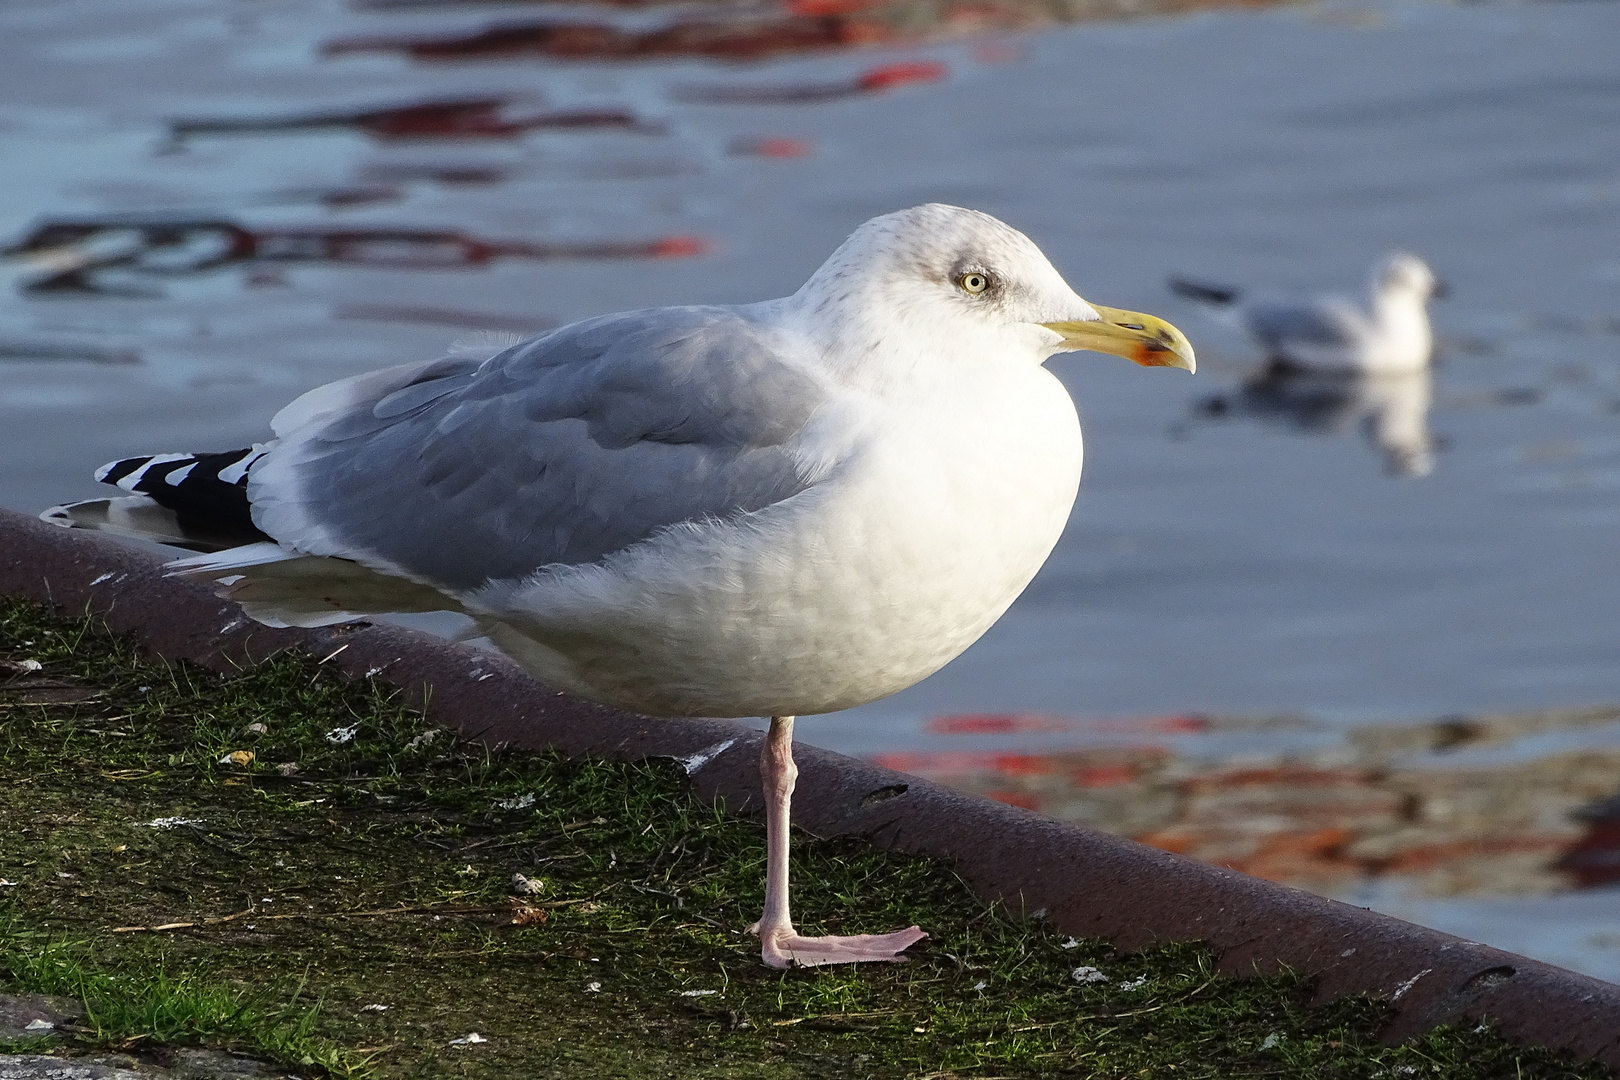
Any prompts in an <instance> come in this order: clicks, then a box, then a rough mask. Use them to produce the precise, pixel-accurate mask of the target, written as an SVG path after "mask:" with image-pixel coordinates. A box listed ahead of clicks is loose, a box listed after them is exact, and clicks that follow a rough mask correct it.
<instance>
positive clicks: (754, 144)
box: [730, 135, 810, 159]
mask: <svg viewBox="0 0 1620 1080" xmlns="http://www.w3.org/2000/svg"><path fill="white" fill-rule="evenodd" d="M730 149H731V153H733V154H736V155H738V156H749V157H768V158H783V159H787V158H802V157H809V156H810V140H808V139H790V138H785V137H783V136H779V135H761V136H759V137H757V138H754V137H749V138H741V139H735V140H733V141H732V143H731V147H730Z"/></svg>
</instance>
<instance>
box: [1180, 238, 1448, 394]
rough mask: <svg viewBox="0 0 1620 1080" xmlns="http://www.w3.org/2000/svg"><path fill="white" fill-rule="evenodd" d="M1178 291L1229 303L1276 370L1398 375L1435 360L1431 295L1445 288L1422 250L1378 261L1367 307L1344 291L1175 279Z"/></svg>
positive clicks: (1193, 297)
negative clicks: (1272, 290) (1258, 291)
mask: <svg viewBox="0 0 1620 1080" xmlns="http://www.w3.org/2000/svg"><path fill="white" fill-rule="evenodd" d="M1169 285H1170V290H1171V291H1172V292H1174V293H1176V294H1178V295H1180V296H1185V297H1187V298H1188V299H1190V300H1197V301H1199V302H1200V303H1204V304H1209V305H1210V306H1212V307H1215V308H1221V309H1225V310H1227V311H1229V312H1230V313H1231V314H1233V315H1235V316H1236V318H1237V322H1238V323H1239V325H1241V326H1242V327H1243V328H1244V329H1245V330H1247V331H1248V332H1249V334H1250V335H1251V336H1252V337H1253V338H1254V339H1255V341H1257V342H1258V343H1259V344H1260V347H1261V348H1263V349H1265V350H1266V359H1267V360H1269V361H1270V362H1271V366H1272V368H1273V370H1276V371H1292V372H1311V373H1315V374H1333V375H1394V374H1405V373H1407V372H1413V371H1421V370H1423V369H1424V368H1426V367H1428V366H1429V358H1430V356H1431V355H1432V354H1433V352H1434V335H1433V333H1432V332H1431V331H1430V330H1429V307H1428V305H1429V301H1430V300H1432V299H1434V298H1436V297H1439V296H1443V295H1445V286H1444V285H1443V284H1442V283H1441V282H1440V281H1439V279H1438V278H1436V277H1435V276H1434V272H1433V271H1432V270H1430V269H1429V267H1428V264H1427V263H1425V262H1424V261H1423V260H1422V259H1420V258H1418V257H1417V256H1416V255H1407V254H1403V253H1397V254H1394V255H1391V256H1389V257H1388V258H1386V259H1384V260H1383V261H1382V262H1380V263H1379V264H1378V265H1377V266H1374V267H1373V271H1372V275H1371V279H1370V280H1369V282H1368V284H1367V301H1366V305H1365V306H1364V307H1363V306H1360V305H1357V304H1356V303H1354V302H1352V301H1350V300H1346V299H1344V298H1343V297H1339V296H1317V297H1290V296H1280V295H1261V296H1258V297H1255V298H1254V299H1252V300H1248V299H1244V297H1243V294H1242V293H1241V292H1240V291H1239V290H1237V289H1232V288H1226V287H1223V286H1217V285H1205V284H1199V283H1197V282H1193V281H1187V280H1185V279H1182V278H1171V279H1170V282H1169Z"/></svg>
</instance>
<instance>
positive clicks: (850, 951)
mask: <svg viewBox="0 0 1620 1080" xmlns="http://www.w3.org/2000/svg"><path fill="white" fill-rule="evenodd" d="M759 772H760V779H761V780H762V781H763V782H764V786H765V914H764V915H762V916H760V919H759V922H757V923H755V924H754V925H753V926H750V927H749V928H748V929H749V932H750V933H754V934H758V935H759V941H760V954H761V955H762V956H763V957H764V960H765V966H766V967H773V968H787V967H791V966H793V965H794V964H798V965H800V966H801V967H816V966H818V965H821V964H855V963H860V962H861V961H863V960H904V959H905V957H903V956H901V955H900V953H901V952H902V951H904V950H905V949H907V948H909V947H910V946H912V945H915V944H916V943H917V942H919V941H921V940H922V939H923V938H925V937H927V936H928V935H927V934H925V933H923V932H922V931H921V930H919V929H917V927H915V926H913V927H911V928H909V929H907V930H896V931H895V932H894V933H892V934H857V935H855V936H854V937H800V936H799V934H798V932H797V931H796V930H794V929H793V916H792V914H791V913H790V912H789V910H788V823H789V810H790V808H791V806H792V804H793V784H794V782H795V781H796V780H797V779H798V777H799V769H798V766H796V765H794V764H793V717H791V716H773V717H771V732H770V734H769V735H767V736H766V737H765V748H764V749H763V750H762V751H761V752H760V755H759Z"/></svg>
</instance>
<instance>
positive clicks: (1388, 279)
mask: <svg viewBox="0 0 1620 1080" xmlns="http://www.w3.org/2000/svg"><path fill="white" fill-rule="evenodd" d="M1372 291H1373V296H1374V297H1378V298H1382V297H1390V298H1394V297H1402V298H1410V299H1413V300H1416V301H1417V302H1418V303H1420V304H1426V303H1428V302H1429V301H1430V300H1433V299H1435V298H1437V297H1441V296H1444V295H1446V285H1445V282H1443V281H1441V280H1440V279H1439V278H1437V277H1435V275H1434V271H1433V270H1430V269H1429V264H1428V263H1426V262H1424V261H1423V260H1422V259H1420V258H1418V257H1417V256H1416V255H1409V254H1407V253H1406V252H1404V251H1397V252H1395V253H1394V254H1393V255H1390V256H1388V257H1386V258H1385V259H1384V260H1383V261H1382V262H1380V263H1379V264H1378V265H1377V266H1375V267H1373V274H1372Z"/></svg>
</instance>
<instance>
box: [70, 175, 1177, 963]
mask: <svg viewBox="0 0 1620 1080" xmlns="http://www.w3.org/2000/svg"><path fill="white" fill-rule="evenodd" d="M1074 349H1094V350H1097V351H1100V352H1109V353H1115V354H1117V355H1120V356H1125V357H1128V358H1130V359H1132V360H1134V361H1136V362H1137V363H1138V364H1143V365H1146V366H1165V367H1179V368H1185V369H1186V370H1188V371H1191V370H1193V351H1192V347H1191V346H1190V345H1189V344H1188V343H1187V339H1186V338H1185V337H1183V336H1182V334H1181V333H1180V332H1179V331H1178V330H1176V329H1175V328H1174V327H1172V326H1170V325H1169V324H1167V323H1165V322H1162V321H1160V320H1158V319H1155V318H1153V317H1152V316H1148V315H1139V314H1136V313H1133V312H1128V311H1116V310H1113V309H1111V308H1100V307H1093V306H1092V305H1090V304H1088V303H1086V301H1084V300H1082V299H1081V298H1080V297H1079V296H1077V295H1075V293H1074V291H1073V290H1072V289H1070V288H1069V286H1068V285H1067V284H1065V283H1064V281H1063V278H1062V277H1061V276H1059V274H1058V272H1057V271H1056V270H1055V269H1054V268H1053V267H1052V264H1051V263H1049V262H1048V261H1047V260H1046V257H1045V256H1043V255H1042V254H1041V252H1040V250H1039V249H1038V248H1036V246H1035V245H1034V244H1033V243H1032V242H1031V241H1030V240H1029V239H1028V238H1027V237H1025V236H1024V235H1023V234H1022V233H1019V232H1017V231H1015V230H1013V229H1011V228H1009V227H1008V226H1006V225H1004V224H1002V223H1001V222H999V221H997V220H996V219H994V218H992V217H988V216H986V215H984V214H980V213H976V212H974V211H971V210H961V209H958V208H956V207H951V206H942V205H929V206H919V207H915V208H913V209H910V210H903V211H900V212H899V213H894V214H888V215H886V216H883V217H879V218H874V219H873V220H871V221H868V222H867V223H866V224H864V225H862V226H861V227H860V228H859V229H857V230H856V231H855V233H854V234H853V235H852V236H851V237H850V238H849V239H848V240H847V241H845V243H844V244H843V246H842V247H840V248H839V249H838V250H837V251H835V252H834V253H833V255H832V257H831V258H829V259H828V260H827V262H826V263H825V264H823V265H822V267H821V268H820V269H819V270H817V271H816V272H815V274H813V275H812V276H811V278H810V280H809V281H808V282H806V283H805V285H804V287H803V288H801V289H800V290H799V291H798V292H796V293H794V294H793V295H792V296H789V297H786V298H784V299H781V300H770V301H766V302H764V303H759V304H750V305H744V306H738V307H679V308H657V309H652V310H646V311H636V312H628V313H623V314H617V315H604V316H601V317H599V318H595V319H589V320H586V321H585V322H580V323H575V324H573V325H571V326H565V327H563V328H562V329H560V330H555V331H553V332H551V333H549V334H546V335H544V336H542V337H538V338H535V339H533V340H531V341H526V342H523V343H521V344H517V345H513V346H511V347H510V348H507V349H504V350H503V351H500V352H498V353H496V354H495V355H494V356H491V357H489V358H488V359H484V360H482V361H480V360H477V359H472V358H461V359H446V360H438V361H434V362H431V363H425V364H422V363H419V364H410V365H405V366H403V367H394V368H387V369H384V370H382V371H375V372H371V373H369V374H366V375H359V376H356V377H354V378H351V379H344V380H342V381H341V382H336V383H332V384H330V385H328V386H323V387H320V388H318V389H316V390H312V391H310V392H309V393H307V394H305V395H304V396H303V397H301V398H299V399H298V400H296V401H294V402H293V403H292V404H291V405H288V406H287V407H286V408H285V409H283V410H281V412H280V413H278V414H277V415H276V417H275V419H274V421H273V422H272V426H273V427H274V429H275V433H276V436H277V438H276V440H275V441H274V442H271V443H268V444H265V445H263V446H257V447H254V448H252V449H250V450H239V451H233V452H229V453H223V454H197V455H190V454H185V455H181V454H164V455H158V456H155V457H143V458H130V459H127V460H124V461H118V462H113V463H112V464H110V465H106V466H103V467H102V469H101V470H100V471H99V472H98V473H97V477H98V479H101V480H105V481H107V482H110V483H115V484H117V485H118V486H120V487H123V488H125V489H128V490H131V491H134V492H139V493H141V494H139V495H136V496H133V497H130V498H124V499H115V500H97V501H93V502H89V503H77V504H71V505H68V506H63V507H57V508H55V509H53V510H50V511H47V512H46V513H45V515H44V517H45V518H46V519H47V520H50V521H55V522H58V523H60V524H64V525H70V526H71V525H79V526H84V527H91V528H102V529H109V530H112V531H122V532H126V533H137V534H141V535H145V536H148V537H155V538H158V539H163V540H166V541H168V542H171V543H179V544H182V545H189V546H191V547H193V548H196V549H200V550H205V551H206V550H212V551H214V552H216V553H214V554H205V555H203V556H200V557H197V558H191V559H185V560H182V561H180V562H178V563H176V564H174V565H175V566H176V567H177V568H179V569H180V570H181V571H183V572H187V573H192V574H196V575H205V576H208V577H210V578H215V579H223V581H224V582H225V585H224V592H223V593H222V595H225V596H229V597H231V598H234V599H236V600H238V601H240V602H241V604H242V606H243V608H244V609H245V610H246V611H247V612H248V613H249V614H250V615H252V616H253V617H255V618H257V619H259V620H261V621H263V622H267V623H270V624H271V625H302V626H311V625H320V624H323V623H332V622H340V621H344V620H347V619H351V618H354V617H356V616H359V615H362V614H365V613H368V612H369V613H378V612H388V611H423V610H440V609H447V608H448V609H454V610H459V611H464V612H466V613H467V614H469V615H471V616H472V617H473V618H474V619H476V620H477V621H478V624H479V626H480V627H481V628H482V630H483V631H484V632H485V633H486V634H487V635H488V636H489V637H490V638H491V639H492V640H493V641H495V642H496V643H497V644H498V645H499V646H500V647H501V648H502V649H503V650H505V651H506V652H507V653H508V654H509V655H510V656H512V658H513V659H515V660H516V661H518V663H520V664H522V665H523V666H524V667H526V668H527V669H528V670H529V671H531V672H533V673H534V674H535V675H536V676H538V677H539V678H540V679H542V680H544V681H545V682H547V683H550V684H551V685H553V686H556V687H558V688H560V689H562V690H566V691H568V692H569V693H572V694H575V695H577V696H579V697H582V698H587V699H590V700H592V701H599V702H605V703H608V704H610V705H616V706H619V707H622V708H628V709H635V710H639V711H642V712H648V713H658V714H663V715H676V716H769V717H771V726H770V733H769V735H768V736H767V737H766V740H765V746H764V750H763V753H762V754H761V758H760V771H761V774H762V780H763V784H764V790H765V812H766V836H767V860H766V892H765V911H764V914H763V916H762V917H761V918H760V920H759V922H757V923H755V924H754V926H753V927H752V928H751V929H752V930H753V931H754V932H755V933H757V934H758V935H759V937H760V940H761V951H762V955H763V957H764V961H765V963H766V964H768V965H769V966H771V967H773V968H785V967H788V966H789V965H790V964H794V963H797V964H803V965H816V964H836V963H847V962H853V961H862V960H894V959H898V958H899V954H900V953H901V952H902V951H903V950H905V949H906V948H908V947H909V946H911V945H913V944H915V943H916V942H917V941H919V940H921V939H922V938H923V937H925V936H926V935H925V934H924V933H923V932H922V931H921V930H919V929H918V928H917V927H915V926H913V927H910V928H909V929H906V930H899V931H896V932H894V933H890V934H863V935H859V936H855V937H801V936H800V935H799V934H798V933H797V931H795V930H794V928H793V923H792V920H791V918H790V915H789V909H788V822H789V803H790V799H791V796H792V793H793V785H794V778H795V777H796V775H797V769H796V768H795V767H794V764H793V755H792V731H793V717H794V716H795V715H803V714H809V713H823V712H831V711H833V710H836V709H846V708H849V707H850V706H853V705H859V704H862V703H864V702H868V701H872V700H874V699H876V698H880V697H883V696H884V695H886V694H892V693H894V692H895V691H897V690H901V689H904V688H905V687H907V686H910V685H911V684H912V683H914V682H916V681H917V680H919V679H921V678H923V677H924V676H927V675H929V674H931V673H932V672H934V671H937V670H938V669H939V668H940V667H942V666H943V665H944V664H945V663H946V662H947V661H948V660H950V659H951V658H952V657H954V656H956V655H957V654H958V653H960V652H961V651H962V650H963V649H965V648H967V647H968V646H969V645H970V644H972V643H973V641H974V640H975V639H977V638H978V637H979V635H981V634H983V633H984V632H985V630H987V629H988V628H989V627H990V625H991V624H992V623H994V622H995V621H996V619H997V618H999V617H1000V615H1001V613H1002V612H1003V611H1005V610H1007V607H1008V605H1010V604H1011V603H1012V602H1013V599H1014V598H1015V597H1017V596H1018V594H1019V593H1020V592H1021V591H1023V588H1024V586H1025V585H1026V584H1028V582H1029V580H1030V579H1031V578H1032V577H1034V575H1035V572H1036V571H1037V570H1038V569H1040V566H1041V564H1042V563H1043V562H1044V561H1045V560H1046V557H1047V555H1048V553H1050V552H1051V550H1052V546H1053V545H1054V544H1055V543H1057V539H1058V536H1059V535H1060V534H1061V533H1062V531H1063V528H1064V524H1065V523H1066V522H1067V520H1068V516H1069V509H1070V507H1071V506H1072V505H1073V502H1074V497H1075V491H1076V487H1077V485H1078V484H1079V481H1080V458H1081V445H1080V423H1079V420H1078V418H1077V417H1076V414H1075V409H1074V403H1073V402H1072V401H1071V400H1070V398H1069V395H1068V393H1067V392H1066V391H1065V390H1064V389H1063V386H1062V384H1060V383H1059V382H1058V380H1057V379H1056V378H1054V377H1053V376H1052V375H1051V374H1050V373H1049V372H1048V371H1046V369H1045V368H1044V367H1042V363H1043V362H1044V361H1045V360H1046V359H1047V358H1048V357H1050V356H1052V355H1053V354H1054V353H1058V352H1063V351H1066V350H1074Z"/></svg>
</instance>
